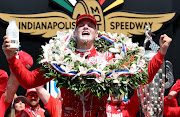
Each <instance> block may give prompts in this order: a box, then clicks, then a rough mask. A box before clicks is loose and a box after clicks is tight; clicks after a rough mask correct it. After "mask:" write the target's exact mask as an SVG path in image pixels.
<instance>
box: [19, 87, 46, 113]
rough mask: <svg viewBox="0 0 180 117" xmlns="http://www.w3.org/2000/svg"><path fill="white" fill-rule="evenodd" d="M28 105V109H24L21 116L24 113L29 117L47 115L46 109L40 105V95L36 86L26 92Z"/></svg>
mask: <svg viewBox="0 0 180 117" xmlns="http://www.w3.org/2000/svg"><path fill="white" fill-rule="evenodd" d="M25 96H26V98H27V105H26V109H24V110H22V111H21V113H20V115H19V117H21V116H22V115H24V116H27V117H45V116H44V112H45V110H44V109H43V108H41V107H40V105H39V100H40V99H39V96H38V94H37V91H36V89H35V88H31V89H27V92H26V95H25Z"/></svg>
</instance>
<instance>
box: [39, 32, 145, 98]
mask: <svg viewBox="0 0 180 117" xmlns="http://www.w3.org/2000/svg"><path fill="white" fill-rule="evenodd" d="M72 33H73V31H72V30H69V32H67V31H62V32H60V31H58V32H57V36H56V37H53V38H52V39H50V41H49V43H47V44H45V46H42V50H43V51H42V52H43V55H41V56H40V58H39V63H40V64H42V66H43V67H42V69H41V70H43V71H46V73H45V74H44V76H45V77H46V78H50V77H56V78H55V80H56V81H57V82H58V83H57V86H58V87H66V88H67V89H71V90H73V91H74V92H75V94H79V93H80V92H82V91H86V90H87V89H88V88H89V89H90V90H91V92H93V93H94V94H95V95H97V96H98V97H102V96H103V95H104V94H105V93H109V92H110V93H112V94H113V95H115V96H119V95H120V94H121V93H123V94H126V93H127V92H128V91H131V90H132V88H136V87H137V86H138V85H139V84H144V83H146V82H147V76H148V73H147V63H146V62H145V60H144V59H145V58H144V53H145V50H144V48H143V47H139V46H138V43H133V42H132V39H131V38H128V37H127V36H125V35H123V34H120V35H118V34H117V33H115V34H111V33H105V32H104V31H103V32H99V31H98V38H97V39H96V40H95V48H96V50H97V51H99V56H95V57H93V58H89V59H86V58H85V57H86V55H84V56H83V57H80V54H76V53H75V46H76V42H75V41H74V39H73V37H72ZM105 53H112V54H114V56H115V57H114V58H113V59H111V60H109V61H106V58H105V57H104V56H103V55H104V54H105Z"/></svg>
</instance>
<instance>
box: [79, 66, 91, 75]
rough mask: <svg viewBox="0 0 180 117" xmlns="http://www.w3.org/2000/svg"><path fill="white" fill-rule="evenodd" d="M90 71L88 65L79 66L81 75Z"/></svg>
mask: <svg viewBox="0 0 180 117" xmlns="http://www.w3.org/2000/svg"><path fill="white" fill-rule="evenodd" d="M88 71H89V69H87V68H86V67H83V66H79V73H78V76H80V75H82V74H86V73H87V72H88Z"/></svg>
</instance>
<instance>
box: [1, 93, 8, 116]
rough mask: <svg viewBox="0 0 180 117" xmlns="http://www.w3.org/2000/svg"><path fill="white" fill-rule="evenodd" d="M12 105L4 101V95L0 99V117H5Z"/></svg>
mask: <svg viewBox="0 0 180 117" xmlns="http://www.w3.org/2000/svg"><path fill="white" fill-rule="evenodd" d="M9 105H10V103H7V102H6V101H5V100H4V94H2V95H1V97H0V109H1V111H0V117H4V115H5V113H6V110H7V109H8V107H9Z"/></svg>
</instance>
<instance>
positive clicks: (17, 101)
mask: <svg viewBox="0 0 180 117" xmlns="http://www.w3.org/2000/svg"><path fill="white" fill-rule="evenodd" d="M19 102H22V103H26V102H25V101H23V100H16V101H15V102H14V103H19Z"/></svg>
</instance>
